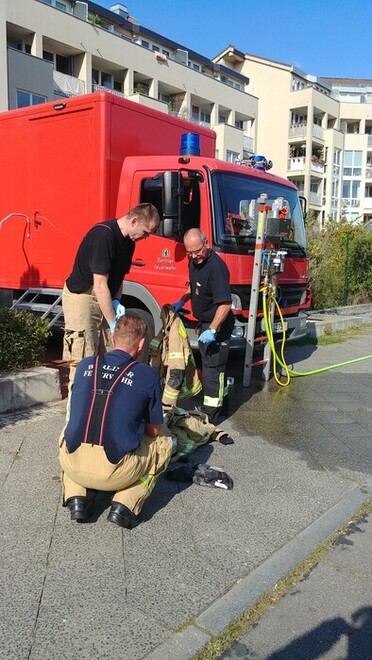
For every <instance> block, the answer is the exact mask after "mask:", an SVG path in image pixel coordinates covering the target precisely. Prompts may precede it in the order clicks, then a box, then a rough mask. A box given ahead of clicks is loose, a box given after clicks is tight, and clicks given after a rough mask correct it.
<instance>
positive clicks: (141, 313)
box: [127, 308, 155, 364]
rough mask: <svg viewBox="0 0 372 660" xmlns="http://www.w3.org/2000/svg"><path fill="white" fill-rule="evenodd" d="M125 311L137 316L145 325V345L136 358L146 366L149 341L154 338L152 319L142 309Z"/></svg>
mask: <svg viewBox="0 0 372 660" xmlns="http://www.w3.org/2000/svg"><path fill="white" fill-rule="evenodd" d="M127 311H128V312H133V314H137V315H138V316H140V317H141V319H143V320H144V322H145V323H146V326H147V332H146V337H145V343H144V345H143V349H142V351H141V352H140V353H139V355H138V356H137V360H138V362H144V363H145V364H148V362H149V349H150V341H151V339H153V337H154V336H155V324H154V319H153V318H152V316H151V314H150V313H149V312H146V311H145V310H144V309H137V308H128V310H127Z"/></svg>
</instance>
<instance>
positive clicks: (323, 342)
mask: <svg viewBox="0 0 372 660" xmlns="http://www.w3.org/2000/svg"><path fill="white" fill-rule="evenodd" d="M371 330H372V325H369V324H364V323H363V324H362V325H356V326H354V327H353V328H347V329H346V330H337V331H336V332H331V331H329V332H327V330H325V332H324V335H323V336H322V337H318V341H317V343H318V346H328V345H329V344H340V343H342V342H344V341H347V340H348V339H351V338H353V337H360V336H362V335H368V334H370V333H371Z"/></svg>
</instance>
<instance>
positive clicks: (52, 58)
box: [43, 50, 72, 76]
mask: <svg viewBox="0 0 372 660" xmlns="http://www.w3.org/2000/svg"><path fill="white" fill-rule="evenodd" d="M43 60H47V62H51V64H53V68H54V69H55V70H56V71H59V72H60V73H66V74H67V75H68V76H70V75H72V58H71V57H64V55H58V54H57V53H50V52H49V51H47V50H43Z"/></svg>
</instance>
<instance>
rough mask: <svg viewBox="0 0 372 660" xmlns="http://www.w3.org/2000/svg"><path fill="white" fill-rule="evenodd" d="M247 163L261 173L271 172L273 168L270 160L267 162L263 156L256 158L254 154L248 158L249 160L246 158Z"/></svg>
mask: <svg viewBox="0 0 372 660" xmlns="http://www.w3.org/2000/svg"><path fill="white" fill-rule="evenodd" d="M248 162H249V165H250V166H251V167H254V168H255V169H256V170H261V171H262V172H266V171H267V170H271V168H272V166H273V162H272V160H267V158H265V156H258V155H256V154H254V155H253V156H250V158H248Z"/></svg>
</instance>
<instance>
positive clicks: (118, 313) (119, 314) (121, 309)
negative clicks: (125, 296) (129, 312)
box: [112, 298, 125, 321]
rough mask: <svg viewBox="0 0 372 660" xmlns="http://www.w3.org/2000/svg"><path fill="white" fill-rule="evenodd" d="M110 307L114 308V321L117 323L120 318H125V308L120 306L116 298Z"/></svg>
mask: <svg viewBox="0 0 372 660" xmlns="http://www.w3.org/2000/svg"><path fill="white" fill-rule="evenodd" d="M112 306H113V308H114V312H115V319H116V321H118V320H119V319H120V318H121V317H122V316H125V307H124V305H122V304H121V302H120V300H118V298H113V301H112Z"/></svg>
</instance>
